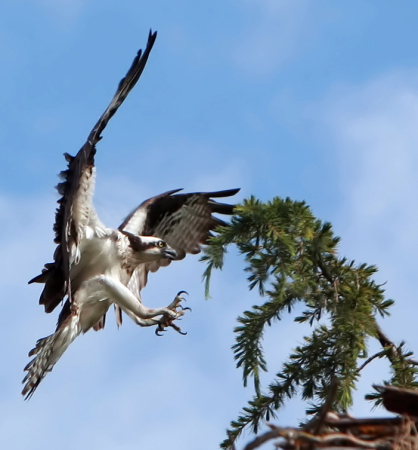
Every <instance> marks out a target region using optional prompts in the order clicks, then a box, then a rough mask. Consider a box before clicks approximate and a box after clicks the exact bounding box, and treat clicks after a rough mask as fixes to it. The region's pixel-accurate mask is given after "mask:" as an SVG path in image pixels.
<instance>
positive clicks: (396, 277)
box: [314, 71, 418, 414]
mask: <svg viewBox="0 0 418 450" xmlns="http://www.w3.org/2000/svg"><path fill="white" fill-rule="evenodd" d="M314 114H315V119H314V122H315V123H316V124H317V126H318V128H317V129H318V131H319V133H320V134H321V139H322V140H323V142H324V143H325V145H326V147H327V152H328V157H329V159H330V160H331V161H334V163H335V165H334V169H335V181H336V186H335V187H336V188H339V190H340V192H341V194H342V195H341V197H342V198H341V204H340V207H339V210H338V211H336V213H335V219H334V227H335V229H336V232H337V233H338V234H339V235H341V236H342V242H341V246H340V249H341V253H342V254H343V255H346V256H347V257H348V258H354V259H356V260H357V261H360V262H363V261H365V262H367V263H369V264H377V266H378V268H379V273H378V274H377V276H376V279H377V281H378V282H382V283H383V282H386V281H387V285H386V286H385V288H386V292H387V295H388V297H389V298H394V299H395V301H396V304H395V306H394V307H393V308H392V316H391V317H390V318H388V319H386V320H385V321H384V322H383V323H382V326H383V329H384V330H385V331H386V332H387V334H388V335H389V337H390V338H391V339H393V340H394V341H395V342H397V343H399V342H400V341H402V340H405V341H406V343H407V345H408V346H409V348H412V349H413V350H415V351H416V352H417V351H418V347H417V345H416V342H417V339H418V332H417V328H416V320H415V317H416V316H417V314H418V302H417V300H416V295H415V291H416V254H417V251H418V236H417V233H416V224H417V221H418V202H417V200H416V198H417V192H418V177H417V167H418V152H417V148H418V128H417V126H416V124H417V123H418V82H417V72H416V71H403V72H396V73H391V74H386V75H384V76H381V77H378V78H376V79H373V80H371V81H369V82H367V83H364V84H362V85H360V86H342V85H340V86H338V87H336V88H334V89H333V90H332V92H330V93H329V95H328V97H327V99H326V101H324V102H323V103H322V104H321V105H318V104H317V105H315V107H314ZM318 118H319V119H318ZM335 187H330V189H331V188H332V189H334V188H335ZM374 349H375V350H377V348H376V346H374ZM371 367H372V369H370V370H365V373H364V377H363V380H362V383H361V385H360V389H359V393H358V394H357V395H356V405H357V406H356V409H355V411H361V412H362V413H363V414H364V413H367V411H368V408H367V406H365V403H364V402H362V401H361V398H362V397H363V395H364V393H365V392H366V391H369V390H370V385H371V383H372V382H379V381H380V380H383V379H385V378H388V373H387V367H388V365H387V364H386V363H384V362H379V363H378V364H377V365H376V364H372V365H371Z"/></svg>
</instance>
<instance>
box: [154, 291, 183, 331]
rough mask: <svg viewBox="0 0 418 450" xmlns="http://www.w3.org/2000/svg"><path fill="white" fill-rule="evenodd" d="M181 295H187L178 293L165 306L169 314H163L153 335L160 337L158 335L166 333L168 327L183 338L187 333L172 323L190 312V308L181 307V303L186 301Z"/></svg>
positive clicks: (181, 292)
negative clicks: (186, 312)
mask: <svg viewBox="0 0 418 450" xmlns="http://www.w3.org/2000/svg"><path fill="white" fill-rule="evenodd" d="M182 294H187V292H186V291H180V292H179V293H178V294H177V295H176V296H175V298H174V300H173V301H172V302H171V303H170V304H169V305H168V306H167V309H168V310H169V311H170V313H166V314H163V315H162V317H161V319H160V320H159V321H158V325H157V329H156V330H155V334H156V335H157V336H162V334H160V333H161V332H163V331H166V329H167V328H168V327H171V328H174V329H175V330H176V331H177V332H178V333H180V334H182V335H184V336H185V335H186V334H187V332H183V331H181V328H180V327H179V326H178V325H176V324H175V323H174V321H175V320H181V319H180V317H181V316H184V313H185V311H187V310H189V311H191V308H189V307H186V308H184V307H183V306H182V305H181V302H182V301H186V299H185V298H184V297H182ZM173 313H174V314H173Z"/></svg>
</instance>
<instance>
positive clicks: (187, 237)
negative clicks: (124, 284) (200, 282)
mask: <svg viewBox="0 0 418 450" xmlns="http://www.w3.org/2000/svg"><path fill="white" fill-rule="evenodd" d="M179 190H180V189H177V190H174V191H169V192H166V193H164V194H161V195H158V196H157V197H153V198H150V199H149V200H146V201H145V202H143V203H142V204H141V205H140V206H139V207H138V208H137V209H136V210H134V211H133V212H132V213H131V214H130V215H129V216H128V217H127V218H126V219H125V220H124V221H123V223H122V224H121V225H120V227H119V229H120V230H125V231H129V232H130V233H133V234H137V235H141V236H155V237H159V238H161V239H163V240H165V241H166V242H167V244H168V245H169V246H170V247H172V248H174V250H176V252H177V254H178V258H177V259H183V258H184V257H185V256H186V254H187V253H193V254H196V253H199V252H200V250H201V249H200V246H201V245H202V244H206V243H207V240H208V238H209V236H210V233H211V231H212V230H214V229H215V228H216V227H217V226H218V225H225V222H223V221H222V220H220V219H218V218H217V217H215V216H213V214H223V215H231V214H233V210H234V205H229V204H226V203H219V202H217V201H215V200H212V199H213V198H222V197H230V196H232V195H235V194H236V193H237V192H238V191H239V189H230V190H226V191H217V192H195V193H191V194H176V195H173V194H175V193H176V192H178V191H179ZM168 264H170V260H169V259H162V260H160V261H154V262H152V263H147V264H144V265H141V266H139V267H138V269H137V270H136V271H135V272H134V274H133V276H132V279H131V281H130V285H129V287H130V288H132V287H133V286H135V289H138V290H136V291H134V290H132V289H131V290H132V291H133V292H134V293H135V294H136V295H138V293H139V291H140V290H141V289H142V288H143V287H144V286H145V284H146V281H147V273H148V271H151V272H155V271H156V270H158V269H159V268H160V267H162V266H167V265H168ZM142 266H145V268H144V267H142Z"/></svg>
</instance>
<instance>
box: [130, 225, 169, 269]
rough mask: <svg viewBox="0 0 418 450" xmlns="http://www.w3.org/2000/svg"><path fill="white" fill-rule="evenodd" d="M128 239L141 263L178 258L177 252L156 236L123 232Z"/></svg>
mask: <svg viewBox="0 0 418 450" xmlns="http://www.w3.org/2000/svg"><path fill="white" fill-rule="evenodd" d="M123 234H125V236H127V237H128V239H129V243H130V246H131V248H132V250H133V251H134V252H135V255H136V256H137V257H139V258H140V260H141V262H150V261H157V260H159V259H163V258H167V259H170V260H173V259H176V258H177V252H176V251H175V250H174V249H173V248H171V247H170V246H169V245H168V244H167V243H166V242H165V241H164V240H163V239H160V238H157V237H154V236H136V235H134V234H131V233H128V232H126V231H125V232H123Z"/></svg>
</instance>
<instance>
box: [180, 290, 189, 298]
mask: <svg viewBox="0 0 418 450" xmlns="http://www.w3.org/2000/svg"><path fill="white" fill-rule="evenodd" d="M181 294H187V295H189V293H188V292H187V291H180V292H179V293H178V294H177V297H178V296H179V295H181Z"/></svg>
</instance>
